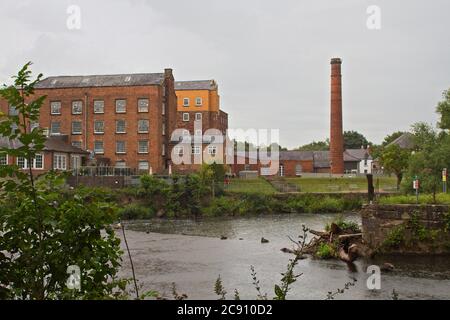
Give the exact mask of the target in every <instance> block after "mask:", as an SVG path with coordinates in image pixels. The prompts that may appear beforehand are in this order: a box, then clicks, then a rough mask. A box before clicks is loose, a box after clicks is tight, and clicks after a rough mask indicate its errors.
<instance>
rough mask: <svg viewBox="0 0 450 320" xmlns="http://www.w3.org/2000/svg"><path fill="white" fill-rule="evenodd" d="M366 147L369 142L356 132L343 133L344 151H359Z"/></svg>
mask: <svg viewBox="0 0 450 320" xmlns="http://www.w3.org/2000/svg"><path fill="white" fill-rule="evenodd" d="M368 145H369V141H367V139H366V137H364V135H362V134H361V133H359V132H358V131H344V149H359V148H361V146H364V147H367V146H368Z"/></svg>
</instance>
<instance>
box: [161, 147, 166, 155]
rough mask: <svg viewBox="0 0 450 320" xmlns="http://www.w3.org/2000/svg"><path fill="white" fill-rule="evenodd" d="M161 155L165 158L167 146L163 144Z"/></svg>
mask: <svg viewBox="0 0 450 320" xmlns="http://www.w3.org/2000/svg"><path fill="white" fill-rule="evenodd" d="M161 155H162V156H163V157H164V156H165V155H166V145H165V144H162V145H161Z"/></svg>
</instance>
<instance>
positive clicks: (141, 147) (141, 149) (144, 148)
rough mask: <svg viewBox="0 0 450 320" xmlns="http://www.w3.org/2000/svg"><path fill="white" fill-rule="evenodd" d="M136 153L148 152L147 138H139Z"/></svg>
mask: <svg viewBox="0 0 450 320" xmlns="http://www.w3.org/2000/svg"><path fill="white" fill-rule="evenodd" d="M138 153H148V140H139V145H138Z"/></svg>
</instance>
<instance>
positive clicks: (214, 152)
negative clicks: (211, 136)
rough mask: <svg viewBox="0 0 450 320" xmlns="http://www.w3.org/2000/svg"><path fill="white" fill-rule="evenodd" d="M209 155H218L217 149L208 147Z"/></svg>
mask: <svg viewBox="0 0 450 320" xmlns="http://www.w3.org/2000/svg"><path fill="white" fill-rule="evenodd" d="M208 154H210V155H216V154H217V147H216V146H209V147H208Z"/></svg>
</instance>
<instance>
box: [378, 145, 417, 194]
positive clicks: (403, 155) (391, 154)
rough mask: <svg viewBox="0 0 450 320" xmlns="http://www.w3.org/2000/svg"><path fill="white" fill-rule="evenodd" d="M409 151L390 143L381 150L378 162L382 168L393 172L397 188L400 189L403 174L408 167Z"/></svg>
mask: <svg viewBox="0 0 450 320" xmlns="http://www.w3.org/2000/svg"><path fill="white" fill-rule="evenodd" d="M409 156H410V151H408V150H405V149H402V148H400V147H399V146H398V145H396V144H391V145H389V146H387V147H386V148H384V149H383V151H381V154H380V163H381V165H382V166H383V167H384V170H386V172H388V173H393V174H395V176H396V177H397V190H399V189H400V183H401V182H402V178H403V174H404V172H405V171H406V169H407V168H408V160H409Z"/></svg>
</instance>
